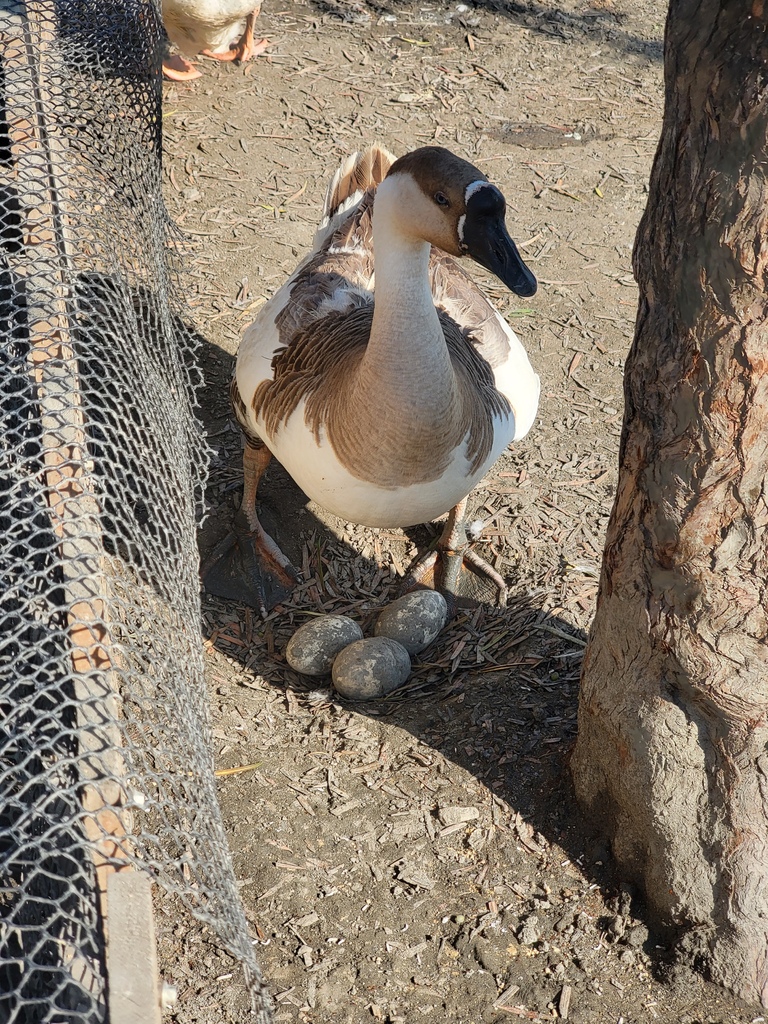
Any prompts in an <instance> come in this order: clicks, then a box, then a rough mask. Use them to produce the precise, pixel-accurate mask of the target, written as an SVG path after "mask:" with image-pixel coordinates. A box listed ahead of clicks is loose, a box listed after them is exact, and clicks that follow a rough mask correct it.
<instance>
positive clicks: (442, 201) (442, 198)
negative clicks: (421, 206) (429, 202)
mask: <svg viewBox="0 0 768 1024" xmlns="http://www.w3.org/2000/svg"><path fill="white" fill-rule="evenodd" d="M435 202H436V203H437V205H438V206H450V205H451V204H450V201H449V199H448V196H446V195H445V194H444V193H443V192H435Z"/></svg>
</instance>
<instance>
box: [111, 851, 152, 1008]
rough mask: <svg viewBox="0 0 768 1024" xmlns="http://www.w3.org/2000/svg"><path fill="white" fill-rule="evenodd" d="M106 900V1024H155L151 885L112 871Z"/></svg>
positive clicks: (139, 875)
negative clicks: (107, 925) (107, 1011)
mask: <svg viewBox="0 0 768 1024" xmlns="http://www.w3.org/2000/svg"><path fill="white" fill-rule="evenodd" d="M107 899H108V902H109V939H108V941H107V987H108V1000H107V1001H108V1006H109V1016H108V1019H109V1024H160V1022H161V1017H162V1013H161V1008H160V984H159V978H158V973H157V945H156V942H155V929H154V922H153V918H152V883H151V882H150V880H149V878H148V876H147V875H145V874H143V873H142V872H139V871H118V872H113V873H112V874H111V875H110V876H109V878H108V880H107Z"/></svg>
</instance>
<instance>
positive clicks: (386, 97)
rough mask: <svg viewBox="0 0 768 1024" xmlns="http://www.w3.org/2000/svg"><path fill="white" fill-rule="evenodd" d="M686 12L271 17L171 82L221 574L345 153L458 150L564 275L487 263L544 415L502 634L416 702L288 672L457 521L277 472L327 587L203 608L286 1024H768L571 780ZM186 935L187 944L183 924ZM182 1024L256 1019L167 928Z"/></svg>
mask: <svg viewBox="0 0 768 1024" xmlns="http://www.w3.org/2000/svg"><path fill="white" fill-rule="evenodd" d="M664 15H665V5H664V4H663V3H661V2H660V0H635V2H630V0H593V2H589V0H563V2H555V0H551V2H541V3H540V2H537V0H520V2H518V0H487V2H486V0H483V2H479V3H476V4H475V3H458V4H457V3H454V2H453V0H451V2H450V3H446V4H441V3H437V4H435V3H431V4H419V3H415V2H414V0H407V2H398V0H392V2H391V3H387V2H386V0H382V5H378V4H377V3H375V2H373V0H371V2H358V0H315V2H312V0H306V2H303V0H297V2H293V3H291V4H290V6H286V5H283V6H282V7H281V6H280V5H279V4H278V3H277V2H276V0H268V2H267V3H266V4H265V8H264V11H263V13H262V15H261V16H260V18H259V19H258V29H257V31H258V32H259V33H261V34H263V35H266V36H268V37H269V39H270V41H271V48H270V50H269V51H268V55H267V56H263V57H260V58H258V59H257V60H255V61H253V62H251V63H249V64H246V65H243V66H235V65H219V64H216V63H214V62H212V61H208V60H200V62H199V64H200V68H201V69H202V70H203V71H204V77H203V78H201V79H200V80H198V81H197V82H195V83H193V84H190V85H176V84H167V85H166V87H165V108H164V110H165V112H164V127H165V195H166V201H167V205H168V208H169V211H170V213H171V215H172V217H173V218H174V220H175V221H176V222H177V223H178V224H179V226H180V227H181V228H182V230H183V231H184V232H185V233H186V234H187V237H188V238H189V239H190V240H191V248H190V252H191V255H190V260H189V266H188V268H187V269H188V276H187V282H188V283H189V284H190V287H191V289H192V290H191V293H190V295H189V300H190V303H191V305H192V307H193V310H194V316H195V319H196V326H197V328H198V329H199V331H200V333H201V334H202V336H203V337H204V339H205V345H204V347H203V359H204V364H205V372H206V380H207V385H206V390H205V393H204V396H203V408H202V414H203V416H204V419H205V422H206V426H207V428H208V430H209V434H210V441H211V444H212V446H213V448H214V449H215V456H214V461H213V466H212V472H211V480H210V489H209V495H208V497H209V515H208V518H207V520H206V523H205V525H204V528H203V530H202V534H201V550H202V552H203V553H205V552H207V551H208V550H209V549H210V548H211V546H212V545H213V544H214V543H215V542H216V540H217V539H218V538H219V537H220V536H221V535H222V534H223V533H224V532H225V531H226V529H227V528H228V525H229V523H230V522H231V517H232V513H233V510H234V507H235V505H236V503H237V502H238V501H239V490H240V486H241V476H240V474H241V469H240V440H239V435H238V433H237V431H236V430H235V429H234V428H233V426H232V424H231V422H230V418H229V410H228V393H227V392H228V387H227V386H228V381H229V376H230V373H231V369H232V364H233V357H234V353H235V352H236V349H237V345H238V341H239V339H240V336H241V334H242V330H243V328H244V327H245V326H246V325H247V324H248V323H249V322H250V320H251V319H252V318H253V315H254V312H255V310H256V309H257V308H258V306H259V305H260V304H261V303H262V302H263V301H264V299H265V298H266V297H268V296H269V295H270V294H271V293H272V292H273V291H274V290H275V289H276V288H277V286H278V285H279V284H280V283H281V282H282V281H283V280H284V279H285V277H286V276H287V275H288V274H289V273H290V272H291V271H292V270H293V269H294V267H295V265H296V263H297V261H298V259H299V258H300V257H301V256H303V254H304V253H305V251H306V250H307V246H308V245H309V243H310V240H311V238H312V235H313V232H314V229H315V226H316V223H317V220H318V217H319V215H320V210H321V204H322V199H323V194H324V190H325V185H326V181H327V179H328V178H329V176H330V175H331V174H332V173H333V171H334V170H335V168H336V166H337V164H338V162H339V160H340V159H341V158H342V157H343V156H344V155H345V154H346V153H347V152H349V151H351V150H354V149H358V148H361V147H363V146H365V145H367V144H368V143H370V142H371V141H379V142H382V143H383V144H384V145H386V146H387V147H388V148H389V149H391V150H392V151H394V152H395V153H396V154H401V153H403V152H406V151H407V150H409V149H412V148H414V147H416V146H419V145H423V144H427V143H433V142H437V143H440V144H442V145H446V146H448V147H450V148H452V149H454V150H455V151H456V152H458V153H460V154H461V155H463V156H466V157H467V158H469V159H471V160H472V161H473V162H475V163H476V164H478V165H479V166H480V167H481V168H482V169H483V170H484V171H485V172H486V173H487V174H488V175H489V176H490V177H491V178H492V179H493V180H494V181H495V182H496V183H498V184H499V185H500V186H501V187H502V189H503V190H504V192H505V194H506V196H507V200H508V207H509V209H508V217H507V223H508V226H509V229H510V233H511V234H512V236H513V238H515V240H516V241H517V242H518V244H519V245H520V248H521V251H522V252H523V253H524V254H525V258H526V260H527V261H528V263H529V264H530V266H531V269H532V270H533V271H534V272H535V273H536V275H537V276H538V279H539V283H540V289H539V292H538V294H537V295H536V296H535V298H533V299H532V300H529V301H527V302H526V303H525V304H524V305H523V304H522V303H521V302H520V300H518V299H516V298H515V297H513V296H511V295H510V294H508V293H506V292H505V291H504V290H503V287H502V286H501V285H500V283H499V282H497V281H495V280H492V279H490V278H489V277H488V276H487V275H483V273H481V271H480V269H479V268H476V267H475V268H472V269H473V272H474V273H475V274H476V276H477V277H478V278H479V279H481V280H482V281H483V282H484V283H485V284H486V286H487V287H488V290H489V292H490V293H491V295H492V296H493V297H494V298H495V299H496V300H497V302H498V304H499V306H500V308H501V309H502V311H503V312H504V313H505V314H506V315H507V316H508V318H509V319H510V321H511V323H512V325H513V327H514V328H515V330H516V331H517V333H518V334H519V336H520V337H521V339H522V340H523V342H524V343H525V345H526V347H527V349H528V352H529V354H530V357H531V361H532V362H533V364H534V367H535V368H536V370H537V371H538V373H539V374H540V376H541V378H542V384H543V388H542V401H541V409H540V414H539V417H538V419H537V421H536V424H535V426H534V428H533V429H532V431H531V433H530V434H529V436H528V437H527V438H526V439H525V440H524V441H523V442H521V443H518V444H516V445H515V446H514V448H513V449H512V450H509V451H507V453H506V454H505V455H504V456H503V458H502V459H501V460H500V461H499V462H498V464H497V465H496V466H495V467H494V469H493V470H492V471H491V472H490V473H489V475H488V477H487V479H486V480H485V481H484V483H483V486H482V487H481V488H480V489H479V490H478V491H477V492H476V493H475V494H474V495H473V498H472V501H473V503H474V507H475V513H474V517H475V518H477V519H481V520H483V521H484V523H485V531H484V534H483V539H482V541H481V550H482V551H483V553H484V554H485V556H486V557H487V558H489V559H490V560H491V561H492V562H493V564H495V565H496V567H497V568H498V569H499V571H501V572H502V573H503V575H504V576H505V577H506V578H507V580H508V582H509V586H510V592H511V598H510V602H509V607H508V608H507V609H506V610H505V611H501V612H499V611H489V610H475V611H471V612H467V613H462V614H460V615H459V617H458V618H456V619H454V620H453V622H452V623H451V624H450V625H449V626H448V627H447V628H446V629H445V630H444V632H443V633H442V634H441V635H440V636H439V637H438V639H437V641H436V642H435V643H434V644H433V645H432V646H431V647H430V648H428V649H427V651H425V652H424V654H423V655H422V656H421V657H420V658H419V659H418V660H417V664H416V666H415V669H414V672H413V675H412V676H411V678H410V680H409V682H408V683H407V684H406V686H405V687H404V688H403V690H401V691H398V692H397V693H395V694H393V695H392V696H391V697H390V698H389V699H387V700H383V701H378V702H373V703H369V704H357V705H352V704H349V703H345V702H343V701H341V700H338V699H336V698H335V697H334V696H333V695H332V693H331V692H330V690H329V688H328V683H327V682H325V683H323V684H322V685H320V686H319V687H318V685H317V683H313V682H312V681H310V680H307V679H305V678H301V677H300V676H298V675H296V674H295V673H293V672H292V671H291V670H290V669H289V668H288V667H287V665H286V664H285V660H284V657H283V651H284V649H285V644H286V642H287V640H288V638H289V637H290V635H291V633H292V632H293V630H294V629H295V628H296V627H297V626H298V625H300V624H301V623H302V622H304V621H306V618H307V615H308V614H310V613H316V612H318V611H334V612H345V613H348V614H350V615H352V616H353V617H354V618H356V619H357V620H358V621H359V622H360V623H361V624H362V625H363V627H364V628H366V629H368V628H369V627H370V625H371V623H372V621H373V618H374V617H375V613H376V610H377V609H378V608H379V607H380V606H382V605H384V604H385V603H387V601H388V600H391V599H392V597H394V596H396V594H397V588H398V583H399V579H400V577H401V576H402V574H403V571H404V569H405V568H406V567H407V565H408V563H409V561H410V560H411V558H412V557H413V555H414V554H415V552H416V551H417V550H423V549H424V548H425V547H426V546H428V544H429V543H430V541H431V539H432V538H433V537H434V536H435V534H436V531H435V528H434V527H429V526H425V527H423V528H419V529H417V530H408V531H406V532H400V531H373V530H366V529H362V528H356V527H350V526H349V525H348V524H346V523H342V522H340V521H338V520H336V519H334V518H333V517H331V516H329V515H328V514H327V513H324V511H323V510H322V509H321V508H318V507H317V506H315V505H313V504H312V503H308V502H307V501H306V499H305V498H304V497H303V495H302V494H301V493H300V492H299V491H298V489H297V488H296V487H295V486H294V485H293V484H292V483H291V481H290V480H289V479H288V478H287V476H286V474H285V473H284V472H283V471H282V470H281V468H280V467H279V466H277V465H274V464H273V466H272V467H271V468H270V470H269V472H268V474H267V476H266V478H265V479H264V481H263V485H262V489H261V500H262V506H261V508H262V518H263V521H264V523H265V525H266V526H267V528H268V529H269V530H270V531H271V532H272V533H273V535H274V536H275V537H276V538H277V540H278V542H279V543H280V544H281V546H282V547H283V548H284V550H286V551H287V553H288V554H289V555H290V556H291V557H292V558H293V560H294V561H295V563H296V564H298V565H300V566H302V567H303V568H304V570H305V572H306V582H305V583H304V584H303V585H302V586H301V587H300V588H299V589H298V591H297V592H296V594H295V595H294V597H293V599H292V601H291V602H290V604H288V605H285V606H282V607H280V608H278V609H276V610H275V612H273V613H272V614H271V615H270V617H269V619H268V620H267V621H266V623H262V622H261V621H260V620H259V619H258V617H257V616H256V614H255V613H253V612H251V611H250V610H248V609H246V608H245V607H240V606H237V605H231V604H227V603H226V602H223V601H218V600H215V599H212V598H208V597H206V598H204V617H205V621H204V628H205V636H206V637H207V639H206V649H207V658H208V666H209V683H210V698H211V705H212V711H213V726H214V729H213V735H214V742H215V760H216V765H217V767H219V768H238V767H241V766H248V765H251V766H253V765H256V767H252V768H251V769H250V770H247V771H243V772H241V773H234V774H232V775H229V776H225V777H223V778H222V779H221V780H220V797H221V805H222V809H223V815H224V819H225V823H226V826H227V830H228V834H229V837H230V842H231V846H232V851H233V855H234V861H235V867H236V871H237V875H238V878H239V884H240V886H241V891H242V896H243V900H244V902H245V906H246V912H247V915H248V918H249V920H250V922H251V925H252V927H253V930H254V935H255V936H257V937H258V938H257V942H258V947H257V951H258V956H259V960H260V963H261V965H262V968H263V971H264V973H265V975H266V977H267V978H268V981H269V985H270V989H271V991H272V993H273V996H274V1000H275V1020H276V1021H280V1022H283V1021H285V1022H288V1021H296V1022H306V1024H310V1022H311V1024H329V1022H331V1021H333V1022H334V1024H342V1022H350V1024H352V1022H354V1024H358V1022H364V1021H368V1020H372V1021H382V1022H391V1024H400V1022H405V1021H407V1022H408V1024H416V1022H421V1021H423V1022H425V1024H430V1022H435V1024H436V1022H438V1021H440V1022H443V1021H451V1022H456V1024H480V1022H498V1021H503V1020H508V1019H510V1017H512V1018H515V1017H517V1018H519V1019H523V1020H533V1021H536V1020H548V1019H553V1018H555V1017H560V1018H567V1019H568V1020H571V1021H574V1022H606V1024H607V1022H611V1024H622V1022H624V1024H630V1022H637V1021H660V1022H664V1024H666V1022H673V1021H675V1022H681V1024H683V1022H686V1024H693V1022H696V1021H700V1022H702V1024H703V1022H708V1024H714V1022H726V1021H727V1022H731V1021H739V1022H742V1021H743V1022H746V1021H762V1020H763V1018H762V1016H759V1015H758V1011H757V1010H755V1009H751V1008H748V1007H747V1008H744V1007H740V1006H739V1005H737V1004H736V1003H735V1002H733V1001H732V1000H730V999H729V998H728V997H727V996H725V995H724V994H723V993H721V992H720V991H719V990H716V989H714V988H712V987H711V986H708V985H706V984H704V983H703V982H701V981H700V980H699V979H698V977H697V976H696V975H694V974H693V973H692V972H691V971H690V970H689V969H688V968H686V967H685V966H682V965H680V964H675V961H674V956H673V954H672V951H671V949H670V948H669V945H668V944H669V939H668V937H665V936H663V935H654V934H649V931H648V927H647V925H646V922H645V919H644V911H643V905H642V902H641V901H640V899H639V897H638V894H637V893H636V892H635V891H634V889H633V888H632V886H631V885H629V884H628V883H626V881H625V880H623V879H622V878H621V877H620V876H617V874H616V873H615V872H614V870H613V868H612V864H611V857H610V851H609V850H608V849H607V848H606V847H605V846H604V845H603V843H601V841H600V839H599V837H594V836H590V835H589V833H588V832H587V831H586V829H585V824H584V823H583V822H582V820H581V818H580V814H579V809H578V807H577V805H576V803H575V801H574V798H573V795H572V790H571V786H570V781H569V775H568V756H569V752H570V750H571V747H572V744H573V739H574V736H575V731H576V712H577V698H578V679H579V669H580V661H581V656H582V652H583V648H584V644H585V639H586V631H587V629H588V626H589V623H590V620H591V618H592V615H593V611H594V604H595V596H596V590H597V574H598V570H599V563H600V556H601V549H602V543H603V534H604V530H605V526H606V522H607V517H608V514H609V512H610V507H611V502H612V498H613V493H614V488H615V485H616V463H617V450H618V440H619V434H620V428H621V417H622V412H621V410H622V393H621V378H622V368H623V363H624V356H625V354H626V352H627V349H628V346H629V343H630V340H631V337H632V333H633V324H634V315H635V306H636V290H635V285H634V281H633V278H632V270H631V249H632V243H633V239H634V234H635V228H636V225H637V222H638V219H639V217H640V215H641V212H642V210H643V206H644V202H645V195H646V182H647V179H648V174H649V170H650V165H651V160H652V157H653V153H654V150H655V145H656V140H657V137H658V131H659V125H660V117H661V111H662V88H661V75H662V66H661V38H662V33H663V20H664ZM161 933H162V929H161ZM161 940H162V941H163V943H164V947H163V948H164V949H165V950H166V951H167V950H168V949H171V950H172V953H167V955H166V960H165V962H164V964H163V974H164V977H165V978H166V979H167V980H170V981H173V982H175V983H176V984H177V985H178V988H179V1002H178V1004H177V1006H176V1009H175V1011H174V1012H173V1013H172V1014H171V1015H170V1019H173V1020H175V1021H178V1022H179V1024H182V1022H183V1024H192V1022H200V1024H203V1022H224V1021H235V1020H245V1019H247V1011H246V1004H245V997H244V993H243V990H242V986H241V984H240V981H239V977H240V975H239V969H238V967H237V964H236V963H235V962H234V961H233V960H232V959H231V958H230V957H228V955H227V954H226V953H225V952H224V951H223V950H222V949H221V948H220V946H219V944H218V942H217V940H216V939H215V938H214V937H212V936H211V937H209V939H207V940H200V939H199V938H194V937H192V936H190V937H189V939H188V940H187V941H184V940H181V941H180V940H179V938H178V936H177V937H176V940H175V943H171V942H170V941H169V935H168V934H161Z"/></svg>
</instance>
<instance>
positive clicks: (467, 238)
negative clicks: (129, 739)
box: [459, 182, 537, 299]
mask: <svg viewBox="0 0 768 1024" xmlns="http://www.w3.org/2000/svg"><path fill="white" fill-rule="evenodd" d="M470 190H471V194H470V195H469V196H468V198H467V204H466V209H467V212H466V215H465V216H464V217H463V223H462V224H461V227H460V232H459V234H460V239H461V242H462V248H463V250H464V251H465V252H466V253H467V255H468V256H471V257H472V259H473V260H477V262H478V263H479V264H480V266H481V267H485V269H486V270H490V272H491V273H492V274H495V275H496V277H498V278H499V280H500V281H503V282H504V284H505V285H506V286H507V288H509V289H510V290H511V291H513V292H514V293H515V294H516V295H520V296H522V297H523V298H526V299H527V298H529V297H530V296H531V295H535V294H536V288H537V285H536V278H535V277H534V276H533V274H532V273H531V272H530V270H529V269H528V267H526V265H525V264H524V263H523V260H522V257H521V256H520V253H519V252H518V251H517V246H516V245H515V243H514V242H513V241H512V239H511V238H510V237H509V234H508V232H507V227H506V224H505V223H504V214H505V212H506V206H507V204H506V202H505V200H504V196H503V195H502V194H501V192H500V191H499V189H497V188H496V186H495V185H492V184H491V183H490V182H482V183H481V182H477V183H475V185H472V186H470Z"/></svg>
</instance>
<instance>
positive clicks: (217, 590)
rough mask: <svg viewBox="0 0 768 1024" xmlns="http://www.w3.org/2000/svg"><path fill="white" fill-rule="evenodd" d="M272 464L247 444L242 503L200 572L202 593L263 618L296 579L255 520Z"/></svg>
mask: <svg viewBox="0 0 768 1024" xmlns="http://www.w3.org/2000/svg"><path fill="white" fill-rule="evenodd" d="M271 458H272V453H271V452H270V450H269V449H268V448H267V447H266V446H265V445H263V444H262V443H261V442H259V443H258V444H253V443H251V442H249V443H247V444H246V446H245V451H244V452H243V500H242V502H241V504H240V509H239V510H238V513H237V516H236V517H235V524H234V530H233V531H232V533H230V534H229V536H227V537H225V538H224V540H223V541H222V542H221V543H220V544H219V545H218V546H217V547H216V548H214V550H213V552H212V553H211V555H210V557H209V558H208V560H207V561H206V563H205V565H204V566H203V568H202V575H203V581H204V583H205V586H206V589H207V590H209V591H210V592H211V593H212V594H215V595H216V596H217V597H224V598H227V599H229V600H231V601H243V602H245V603H246V604H250V605H253V606H254V607H255V608H258V609H259V611H260V612H261V614H262V615H266V614H267V612H268V611H269V610H270V609H271V608H274V607H275V605H277V604H279V603H280V602H281V601H284V600H285V599H286V598H287V597H288V596H289V594H290V593H291V591H292V590H293V588H294V587H295V586H296V584H297V583H298V582H299V579H300V576H299V573H298V571H297V570H296V569H294V567H293V566H292V565H291V563H290V562H289V560H288V559H287V558H286V557H285V555H284V554H283V552H282V551H281V550H280V548H279V547H278V546H277V544H276V543H275V542H274V540H273V539H272V538H271V537H270V536H269V534H268V533H266V531H265V530H264V528H263V526H262V525H261V523H260V522H259V517H258V516H257V514H256V491H257V490H258V486H259V480H260V479H261V477H262V475H263V474H264V470H265V469H266V468H267V466H268V465H269V461H270V459H271Z"/></svg>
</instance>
